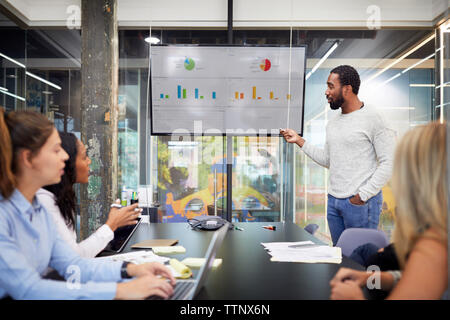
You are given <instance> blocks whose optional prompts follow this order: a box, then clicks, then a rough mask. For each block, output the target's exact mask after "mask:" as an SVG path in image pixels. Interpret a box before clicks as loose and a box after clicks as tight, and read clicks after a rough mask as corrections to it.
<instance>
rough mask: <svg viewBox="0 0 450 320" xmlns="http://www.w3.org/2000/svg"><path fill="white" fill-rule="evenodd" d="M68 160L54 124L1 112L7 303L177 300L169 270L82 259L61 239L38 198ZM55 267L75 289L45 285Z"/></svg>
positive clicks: (0, 274) (0, 243)
mask: <svg viewBox="0 0 450 320" xmlns="http://www.w3.org/2000/svg"><path fill="white" fill-rule="evenodd" d="M67 159H68V155H67V153H66V152H65V151H64V149H62V148H61V140H60V138H59V135H58V132H57V131H56V129H55V127H54V126H53V124H52V123H51V122H50V121H48V119H47V118H46V117H44V116H43V115H41V114H39V113H35V112H28V111H19V112H11V113H9V114H8V115H4V111H3V109H2V108H0V299H1V298H4V297H8V296H9V297H11V298H13V299H113V298H116V299H144V298H146V297H148V296H151V295H158V296H160V297H163V298H167V297H169V296H170V295H172V294H173V285H174V284H175V279H174V278H173V276H172V274H171V272H170V270H169V269H168V268H166V267H164V266H163V265H162V264H159V263H146V264H141V265H135V264H126V263H122V262H119V261H101V260H98V259H87V258H81V257H80V256H79V255H78V254H77V253H76V252H75V251H74V250H73V249H72V248H71V247H70V246H69V245H68V244H67V243H66V242H65V241H64V240H62V239H61V238H60V237H59V235H58V232H57V230H56V228H55V224H54V222H53V220H52V218H51V216H50V215H49V213H48V212H47V210H46V209H45V208H44V207H43V206H42V205H41V203H40V202H39V200H38V199H37V198H36V196H35V195H36V192H37V190H39V189H40V188H42V187H43V186H45V185H50V184H55V183H59V182H60V181H61V176H62V175H63V174H64V166H65V164H64V163H65V161H66V160H67ZM48 267H51V268H53V269H55V270H57V271H58V272H59V274H61V275H62V276H64V278H65V279H67V280H68V281H67V282H63V281H54V280H45V279H43V278H42V275H43V273H44V272H45V271H46V270H47V268H48ZM159 276H163V277H165V278H167V279H170V282H167V281H166V280H164V279H160V278H159ZM133 277H136V279H132V280H130V281H128V282H121V281H122V279H125V278H133Z"/></svg>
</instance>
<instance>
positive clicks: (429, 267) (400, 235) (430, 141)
mask: <svg viewBox="0 0 450 320" xmlns="http://www.w3.org/2000/svg"><path fill="white" fill-rule="evenodd" d="M447 188H448V182H447V150H446V125H445V124H439V123H436V122H434V123H430V124H428V125H426V126H421V127H417V128H415V129H413V130H411V131H409V132H408V133H406V134H405V136H404V137H403V139H402V140H401V142H400V143H399V145H398V146H397V150H396V154H395V160H394V168H393V177H392V189H393V192H394V196H395V199H396V202H397V210H396V218H397V219H396V226H395V230H394V244H395V250H396V254H397V257H398V261H399V264H400V269H401V272H400V271H396V270H392V271H388V272H376V273H366V272H363V271H356V270H352V269H346V268H342V269H340V270H339V271H338V272H337V274H336V275H335V277H334V278H333V279H332V280H331V282H330V285H331V299H364V295H363V291H362V290H361V287H364V286H366V284H367V283H368V282H370V283H371V284H372V285H376V283H377V282H378V283H379V284H380V286H381V289H383V290H386V291H390V294H389V296H388V297H387V299H440V298H441V297H442V296H443V295H444V292H445V291H446V290H447V289H448V288H447V276H448V275H447V227H446V226H447ZM377 280H379V281H377ZM368 287H369V289H370V287H371V286H368Z"/></svg>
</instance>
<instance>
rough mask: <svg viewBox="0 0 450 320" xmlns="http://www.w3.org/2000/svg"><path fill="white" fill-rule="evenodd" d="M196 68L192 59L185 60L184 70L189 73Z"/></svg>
mask: <svg viewBox="0 0 450 320" xmlns="http://www.w3.org/2000/svg"><path fill="white" fill-rule="evenodd" d="M194 67H195V62H194V60H192V59H191V58H186V59H185V60H184V68H185V69H186V70H188V71H191V70H193V69H194Z"/></svg>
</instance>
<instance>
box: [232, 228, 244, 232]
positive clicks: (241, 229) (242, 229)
mask: <svg viewBox="0 0 450 320" xmlns="http://www.w3.org/2000/svg"><path fill="white" fill-rule="evenodd" d="M234 229H235V230H239V231H244V228H239V227H234Z"/></svg>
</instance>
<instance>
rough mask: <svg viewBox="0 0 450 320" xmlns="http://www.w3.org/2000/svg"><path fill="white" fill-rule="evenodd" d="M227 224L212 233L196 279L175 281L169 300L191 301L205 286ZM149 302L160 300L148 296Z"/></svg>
mask: <svg viewBox="0 0 450 320" xmlns="http://www.w3.org/2000/svg"><path fill="white" fill-rule="evenodd" d="M228 228H229V223H226V224H224V225H223V226H222V227H221V228H220V229H218V230H217V231H215V232H214V234H213V236H212V238H211V242H210V243H209V246H208V249H207V250H206V254H205V259H206V261H205V263H204V264H203V266H202V267H201V268H200V270H199V272H198V274H197V278H196V279H194V280H177V283H176V285H175V288H174V291H173V295H172V296H171V297H170V298H169V300H192V299H194V297H195V296H196V295H197V294H198V293H199V292H200V290H201V289H202V288H203V286H204V285H205V282H206V279H207V278H208V274H209V272H210V271H211V268H212V266H213V263H214V259H215V258H216V252H217V250H218V249H219V248H220V247H221V246H222V242H223V239H224V238H225V235H226V234H227V232H228ZM148 299H149V300H160V299H162V298H161V297H158V296H150V297H149V298H148Z"/></svg>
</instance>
